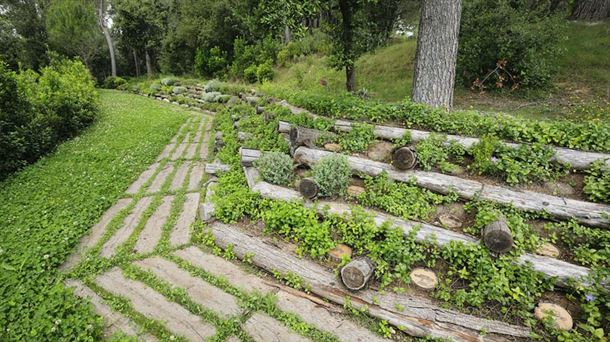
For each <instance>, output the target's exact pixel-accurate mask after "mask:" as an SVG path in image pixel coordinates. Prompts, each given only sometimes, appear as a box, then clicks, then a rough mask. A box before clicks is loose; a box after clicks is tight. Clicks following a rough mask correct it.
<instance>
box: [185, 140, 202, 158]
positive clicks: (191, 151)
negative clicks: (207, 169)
mask: <svg viewBox="0 0 610 342" xmlns="http://www.w3.org/2000/svg"><path fill="white" fill-rule="evenodd" d="M198 145H199V144H197V143H190V144H188V148H187V150H186V154H185V155H184V158H186V159H193V158H195V153H197V146H198Z"/></svg>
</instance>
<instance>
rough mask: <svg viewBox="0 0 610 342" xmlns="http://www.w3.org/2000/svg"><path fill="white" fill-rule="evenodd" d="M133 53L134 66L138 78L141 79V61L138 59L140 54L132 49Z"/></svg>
mask: <svg viewBox="0 0 610 342" xmlns="http://www.w3.org/2000/svg"><path fill="white" fill-rule="evenodd" d="M132 51H133V64H134V65H135V68H136V77H140V59H139V58H138V52H137V51H136V49H132Z"/></svg>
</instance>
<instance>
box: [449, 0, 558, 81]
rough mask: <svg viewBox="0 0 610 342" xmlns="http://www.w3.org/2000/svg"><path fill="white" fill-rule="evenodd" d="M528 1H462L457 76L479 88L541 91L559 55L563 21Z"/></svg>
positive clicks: (548, 79) (551, 74)
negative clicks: (533, 89) (536, 89)
mask: <svg viewBox="0 0 610 342" xmlns="http://www.w3.org/2000/svg"><path fill="white" fill-rule="evenodd" d="M531 3H532V2H531V1H509V0H472V1H464V8H463V10H462V19H461V27H460V42H459V52H458V62H457V73H456V74H457V77H458V78H459V79H460V80H461V81H462V83H463V84H464V85H465V86H467V87H470V86H473V87H474V88H477V89H479V90H484V89H492V90H493V89H500V88H506V89H511V88H512V89H515V88H518V87H523V88H545V87H549V86H550V85H551V79H552V76H553V75H554V74H555V72H556V69H557V63H556V60H557V56H558V55H559V54H560V53H561V51H560V48H559V42H560V39H561V37H562V35H561V34H560V32H561V30H562V25H563V22H565V21H564V20H563V18H561V16H560V15H549V12H548V10H547V8H545V7H544V6H540V8H532V7H533V6H532V5H531Z"/></svg>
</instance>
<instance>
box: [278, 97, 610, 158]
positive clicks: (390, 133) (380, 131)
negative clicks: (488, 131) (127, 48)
mask: <svg viewBox="0 0 610 342" xmlns="http://www.w3.org/2000/svg"><path fill="white" fill-rule="evenodd" d="M278 104H279V105H281V106H284V107H286V108H288V109H290V111H291V112H292V113H294V114H301V113H305V114H308V115H311V116H312V117H320V116H319V115H315V114H312V113H310V112H308V111H307V110H305V109H302V108H298V107H295V106H292V105H290V104H289V103H288V102H286V101H280V102H278ZM352 126H353V123H352V122H351V121H348V120H337V121H335V129H336V130H337V131H343V132H347V131H351V130H352ZM374 134H375V136H376V137H378V138H381V139H387V140H394V139H400V138H402V137H403V136H405V134H410V135H411V141H412V142H418V141H421V140H424V139H426V138H428V137H429V136H430V134H432V133H431V132H428V131H422V130H416V129H407V128H402V127H392V126H383V125H378V126H375V127H374ZM446 136H447V141H454V142H456V143H458V144H460V145H462V146H463V147H465V148H467V149H468V148H470V147H472V146H473V145H475V144H477V143H479V141H480V139H478V138H472V137H465V136H460V135H454V134H447V135H446ZM506 145H508V146H509V147H512V148H517V147H519V146H520V145H521V144H516V143H511V142H506ZM551 148H552V149H553V150H554V151H555V156H554V160H556V161H557V162H559V163H562V164H568V165H570V166H571V167H572V168H573V169H575V170H587V169H588V168H590V167H591V164H593V162H595V161H597V160H605V162H606V165H608V166H610V153H601V152H589V151H581V150H574V149H570V148H565V147H558V146H551Z"/></svg>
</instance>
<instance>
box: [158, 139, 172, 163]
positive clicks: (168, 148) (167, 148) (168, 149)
mask: <svg viewBox="0 0 610 342" xmlns="http://www.w3.org/2000/svg"><path fill="white" fill-rule="evenodd" d="M174 139H175V137H174ZM174 147H176V143H175V141H172V142H171V143H169V144H168V145H167V146H165V148H164V149H163V151H162V152H161V154H160V155H159V156H158V157H157V161H160V160H161V159H164V158H167V157H169V154H170V153H171V152H172V151H173V150H174Z"/></svg>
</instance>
